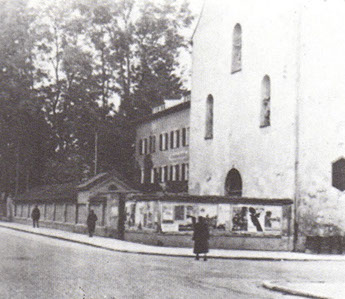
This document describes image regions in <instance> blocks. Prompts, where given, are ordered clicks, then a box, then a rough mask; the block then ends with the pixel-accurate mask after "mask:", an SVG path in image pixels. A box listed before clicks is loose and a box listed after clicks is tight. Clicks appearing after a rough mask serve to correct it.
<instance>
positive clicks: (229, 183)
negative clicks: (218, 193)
mask: <svg viewBox="0 0 345 299" xmlns="http://www.w3.org/2000/svg"><path fill="white" fill-rule="evenodd" d="M225 194H226V195H228V196H235V197H240V196H242V179H241V175H240V173H239V172H238V170H237V169H235V168H233V169H231V170H230V171H229V172H228V175H227V176H226V180H225Z"/></svg>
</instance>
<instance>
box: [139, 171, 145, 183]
mask: <svg viewBox="0 0 345 299" xmlns="http://www.w3.org/2000/svg"><path fill="white" fill-rule="evenodd" d="M144 176H145V172H144V168H142V169H140V184H144Z"/></svg>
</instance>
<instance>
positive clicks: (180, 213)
mask: <svg viewBox="0 0 345 299" xmlns="http://www.w3.org/2000/svg"><path fill="white" fill-rule="evenodd" d="M184 214H185V207H184V206H175V220H184V219H185V215H184Z"/></svg>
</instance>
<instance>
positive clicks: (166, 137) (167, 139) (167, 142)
mask: <svg viewBox="0 0 345 299" xmlns="http://www.w3.org/2000/svg"><path fill="white" fill-rule="evenodd" d="M164 136H165V150H167V149H168V148H169V134H168V133H165V134H164Z"/></svg>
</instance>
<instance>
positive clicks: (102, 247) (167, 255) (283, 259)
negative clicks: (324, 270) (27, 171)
mask: <svg viewBox="0 0 345 299" xmlns="http://www.w3.org/2000/svg"><path fill="white" fill-rule="evenodd" d="M0 227H3V228H7V229H11V230H15V231H20V232H25V233H29V234H34V235H38V236H43V237H48V238H52V239H58V240H63V241H69V242H73V243H77V244H83V245H87V246H92V247H95V248H100V249H104V250H108V251H113V252H122V253H132V254H141V255H156V256H166V257H182V258H194V257H195V256H194V254H192V253H191V254H183V253H181V254H178V253H176V254H174V253H163V252H151V251H149V252H146V251H144V250H131V249H118V248H112V247H108V246H104V245H98V244H93V243H89V242H85V241H80V240H75V239H70V238H66V237H63V236H55V235H50V234H46V233H41V232H36V231H29V230H26V229H22V228H18V227H11V226H6V225H2V224H1V223H0ZM57 231H59V230H57ZM191 251H192V248H191ZM207 258H208V259H218V260H248V261H273V262H283V261H291V262H316V261H317V262H320V261H334V259H329V258H328V259H327V258H325V259H315V258H293V257H292V258H286V257H280V258H279V257H264V256H263V257H258V256H219V255H212V254H210V255H208V256H207ZM312 298H314V297H312ZM317 298H319V297H317ZM320 298H321V297H320Z"/></svg>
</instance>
